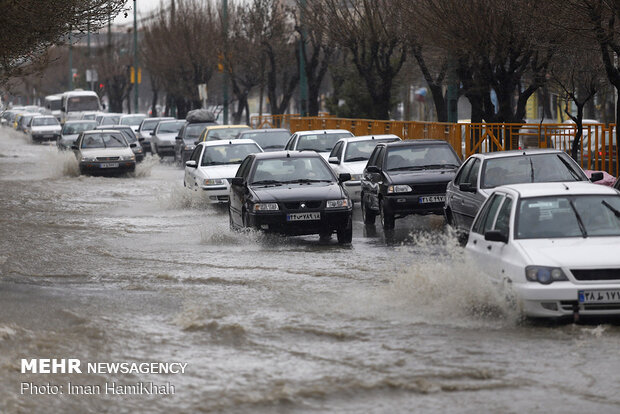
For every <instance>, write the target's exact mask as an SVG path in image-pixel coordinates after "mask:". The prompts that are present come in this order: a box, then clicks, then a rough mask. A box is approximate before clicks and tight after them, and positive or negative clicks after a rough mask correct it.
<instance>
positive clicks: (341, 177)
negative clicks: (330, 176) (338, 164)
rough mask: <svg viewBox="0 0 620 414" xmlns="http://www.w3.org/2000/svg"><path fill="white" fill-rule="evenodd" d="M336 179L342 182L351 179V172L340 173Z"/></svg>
mask: <svg viewBox="0 0 620 414" xmlns="http://www.w3.org/2000/svg"><path fill="white" fill-rule="evenodd" d="M338 181H339V182H341V183H344V182H345V181H351V174H349V173H342V174H339V175H338Z"/></svg>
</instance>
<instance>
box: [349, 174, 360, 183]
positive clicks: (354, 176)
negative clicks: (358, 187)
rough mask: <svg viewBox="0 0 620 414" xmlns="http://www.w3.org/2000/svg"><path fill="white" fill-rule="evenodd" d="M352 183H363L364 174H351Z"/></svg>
mask: <svg viewBox="0 0 620 414" xmlns="http://www.w3.org/2000/svg"><path fill="white" fill-rule="evenodd" d="M351 181H362V174H351Z"/></svg>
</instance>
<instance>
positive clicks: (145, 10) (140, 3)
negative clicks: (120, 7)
mask: <svg viewBox="0 0 620 414" xmlns="http://www.w3.org/2000/svg"><path fill="white" fill-rule="evenodd" d="M133 3H134V2H133V0H127V8H128V10H127V17H126V18H125V17H124V16H123V14H122V13H121V14H119V15H118V16H117V17H116V19H114V23H115V24H132V23H133ZM161 3H162V2H161V0H136V5H137V8H138V20H140V19H141V18H143V17H147V16H148V15H150V14H151V13H153V12H154V11H155V10H157V9H159V6H160V5H161ZM166 3H167V4H168V3H170V0H167V1H166Z"/></svg>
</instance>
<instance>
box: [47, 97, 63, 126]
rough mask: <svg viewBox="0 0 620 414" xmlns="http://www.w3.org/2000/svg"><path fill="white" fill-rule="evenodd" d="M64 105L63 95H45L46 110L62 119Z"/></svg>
mask: <svg viewBox="0 0 620 414" xmlns="http://www.w3.org/2000/svg"><path fill="white" fill-rule="evenodd" d="M61 107H62V96H61V95H48V96H46V97H45V111H46V112H47V113H48V114H50V115H53V116H55V117H56V119H58V120H59V121H60V115H61V114H60V108H61Z"/></svg>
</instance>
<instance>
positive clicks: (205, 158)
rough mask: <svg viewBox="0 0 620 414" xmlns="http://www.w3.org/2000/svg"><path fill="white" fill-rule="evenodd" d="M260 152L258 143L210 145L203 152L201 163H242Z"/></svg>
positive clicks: (204, 164)
mask: <svg viewBox="0 0 620 414" xmlns="http://www.w3.org/2000/svg"><path fill="white" fill-rule="evenodd" d="M256 152H260V148H259V147H258V146H257V145H256V144H226V145H216V146H209V147H207V150H206V151H205V152H204V154H202V161H201V163H200V165H203V166H208V165H224V164H241V161H243V159H244V158H245V157H247V156H248V155H250V154H254V153H256Z"/></svg>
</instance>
